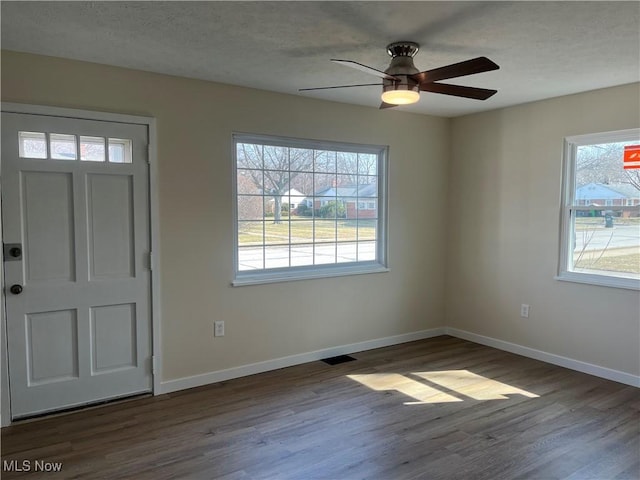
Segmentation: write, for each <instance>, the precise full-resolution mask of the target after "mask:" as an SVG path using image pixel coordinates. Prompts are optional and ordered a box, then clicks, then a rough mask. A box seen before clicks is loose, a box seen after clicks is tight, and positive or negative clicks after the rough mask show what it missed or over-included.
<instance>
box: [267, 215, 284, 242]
mask: <svg viewBox="0 0 640 480" xmlns="http://www.w3.org/2000/svg"><path fill="white" fill-rule="evenodd" d="M264 225H265V236H264V241H265V244H267V245H279V244H284V245H288V244H289V219H288V218H286V219H281V220H279V221H278V222H277V223H276V221H275V220H274V219H273V218H268V217H267V220H266V221H265V222H264Z"/></svg>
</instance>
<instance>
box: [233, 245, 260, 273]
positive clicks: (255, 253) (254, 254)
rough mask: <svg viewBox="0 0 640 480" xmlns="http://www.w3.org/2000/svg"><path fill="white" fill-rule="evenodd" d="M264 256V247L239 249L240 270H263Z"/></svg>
mask: <svg viewBox="0 0 640 480" xmlns="http://www.w3.org/2000/svg"><path fill="white" fill-rule="evenodd" d="M263 268H264V254H263V250H262V247H239V248H238V270H240V271H243V270H262V269H263Z"/></svg>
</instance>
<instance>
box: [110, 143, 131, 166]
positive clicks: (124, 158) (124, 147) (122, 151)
mask: <svg viewBox="0 0 640 480" xmlns="http://www.w3.org/2000/svg"><path fill="white" fill-rule="evenodd" d="M132 161H133V159H132V156H131V140H128V139H124V138H110V139H109V162H111V163H131V162H132Z"/></svg>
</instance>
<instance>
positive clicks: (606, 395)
mask: <svg viewBox="0 0 640 480" xmlns="http://www.w3.org/2000/svg"><path fill="white" fill-rule="evenodd" d="M352 356H353V357H355V358H356V361H352V362H347V363H342V364H338V365H334V366H330V365H327V364H325V363H323V362H319V361H318V362H313V363H308V364H305V365H299V366H296V367H290V368H286V369H282V370H277V371H273V372H268V373H264V374H260V375H254V376H251V377H245V378H241V379H236V380H231V381H228V382H223V383H219V384H215V385H211V386H207V387H201V388H196V389H191V390H186V391H182V392H177V393H174V394H169V395H161V396H158V397H147V398H141V399H136V400H132V401H129V402H124V403H120V404H114V405H107V406H104V407H100V408H94V409H91V410H84V411H80V412H76V413H72V414H67V415H61V416H57V417H53V418H44V419H39V420H36V421H31V422H25V423H21V424H17V425H14V426H11V427H8V428H5V429H3V430H2V460H3V467H4V470H5V471H3V472H2V478H3V479H10V478H21V479H22V478H23V479H32V478H47V479H51V478H65V479H72V478H73V479H101V478H105V479H119V478H123V479H124V478H127V479H128V478H131V479H154V480H160V479H219V480H247V479H278V480H279V479H294V480H312V479H318V480H320V479H322V480H351V479H380V480H387V479H388V480H400V479H429V480H431V479H433V480H437V479H447V480H448V479H465V480H467V479H472V480H475V479H491V480H498V479H508V480H512V479H513V480H516V479H544V480H547V479H566V480H581V479H599V480H610V479H632V480H637V479H639V478H640V389H637V388H634V387H629V386H625V385H622V384H619V383H615V382H610V381H607V380H603V379H600V378H597V377H592V376H589V375H585V374H581V373H578V372H574V371H571V370H567V369H564V368H560V367H556V366H553V365H549V364H546V363H542V362H538V361H535V360H531V359H528V358H524V357H520V356H517V355H513V354H509V353H505V352H501V351H499V350H495V349H492V348H489V347H485V346H481V345H478V344H474V343H471V342H467V341H464V340H460V339H457V338H453V337H448V336H442V337H437V338H432V339H428V340H422V341H418V342H411V343H406V344H403V345H397V346H393V347H387V348H381V349H377V350H370V351H367V352H361V353H356V354H353V355H352ZM12 460H15V461H17V464H18V465H20V466H22V465H27V466H29V467H30V468H31V471H29V472H16V471H13V472H10V471H6V470H7V467H8V466H9V465H8V463H7V462H10V461H12ZM36 460H38V461H41V462H61V463H62V466H61V468H62V470H61V471H60V472H59V473H44V472H35V471H34V470H35V469H36V464H35V461H36ZM24 461H26V462H27V463H25V464H23V463H22V462H24ZM13 465H16V464H15V463H14V464H13ZM42 465H43V464H38V466H39V467H42Z"/></svg>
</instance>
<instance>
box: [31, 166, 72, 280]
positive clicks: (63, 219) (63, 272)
mask: <svg viewBox="0 0 640 480" xmlns="http://www.w3.org/2000/svg"><path fill="white" fill-rule="evenodd" d="M21 177H22V216H23V221H24V231H23V234H22V238H23V241H24V248H25V249H27V250H28V252H29V255H28V256H25V262H26V278H25V279H24V283H25V284H27V283H40V282H50V281H56V280H58V281H60V280H62V281H67V282H69V281H73V280H74V279H75V274H76V272H75V242H74V238H73V232H74V225H73V179H72V176H71V174H69V173H53V172H22V174H21ZM43 198H46V199H47V201H46V202H44V201H42V199H43Z"/></svg>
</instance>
